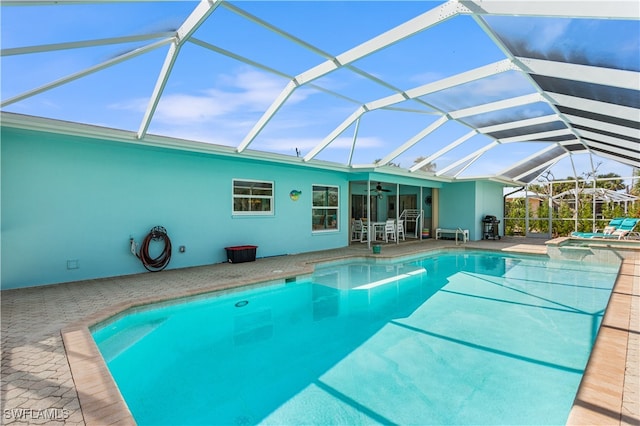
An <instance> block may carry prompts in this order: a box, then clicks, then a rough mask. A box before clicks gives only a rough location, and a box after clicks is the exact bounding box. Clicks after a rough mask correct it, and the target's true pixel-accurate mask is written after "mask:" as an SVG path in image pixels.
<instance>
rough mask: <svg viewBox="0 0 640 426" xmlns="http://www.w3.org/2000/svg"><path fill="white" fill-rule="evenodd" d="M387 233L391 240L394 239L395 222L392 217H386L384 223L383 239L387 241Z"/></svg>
mask: <svg viewBox="0 0 640 426" xmlns="http://www.w3.org/2000/svg"><path fill="white" fill-rule="evenodd" d="M389 235H391V239H392V240H394V241H395V240H396V224H395V221H394V220H393V219H388V220H387V221H386V222H385V224H384V241H385V243H388V242H389Z"/></svg>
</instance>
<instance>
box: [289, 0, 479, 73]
mask: <svg viewBox="0 0 640 426" xmlns="http://www.w3.org/2000/svg"><path fill="white" fill-rule="evenodd" d="M468 12H469V11H468V9H466V8H465V7H463V6H461V5H460V4H459V3H458V2H457V1H449V2H447V3H445V4H442V5H440V6H437V7H435V8H433V9H431V10H429V11H428V12H425V13H423V14H422V15H419V16H417V17H415V18H413V19H410V20H408V21H406V22H404V23H402V24H400V25H398V26H397V27H395V28H392V29H390V30H389V31H387V32H385V33H382V34H380V35H379V36H377V37H373V38H371V39H369V40H367V41H365V42H364V43H362V44H360V45H358V46H356V47H354V48H353V49H350V50H347V51H346V52H344V53H342V54H340V55H338V56H336V57H335V58H334V59H329V60H327V61H326V62H323V63H322V64H320V65H317V66H315V67H313V68H311V69H309V70H307V71H305V72H303V73H301V74H300V75H298V76H297V77H296V80H297V81H298V83H299V84H306V83H308V82H310V81H313V80H315V79H317V78H320V77H322V76H324V75H326V74H328V73H330V72H331V71H334V70H336V69H338V68H340V67H342V66H344V65H347V64H350V63H352V62H354V61H357V60H359V59H362V58H364V57H365V56H368V55H371V54H372V53H375V52H377V51H379V50H381V49H383V48H385V47H388V46H390V45H392V44H394V43H397V42H399V41H401V40H404V39H406V38H408V37H411V36H413V35H415V34H417V33H419V32H421V31H424V30H426V29H428V28H430V27H432V26H434V25H437V24H439V23H440V22H442V21H445V20H447V19H449V18H452V17H453V16H456V15H457V14H459V13H468Z"/></svg>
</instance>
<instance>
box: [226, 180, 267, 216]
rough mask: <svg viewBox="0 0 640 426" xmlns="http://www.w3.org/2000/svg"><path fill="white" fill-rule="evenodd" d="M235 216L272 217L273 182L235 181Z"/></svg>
mask: <svg viewBox="0 0 640 426" xmlns="http://www.w3.org/2000/svg"><path fill="white" fill-rule="evenodd" d="M233 214H236V215H272V214H273V182H261V181H255V180H236V179H234V180H233Z"/></svg>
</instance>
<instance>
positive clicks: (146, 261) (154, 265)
mask: <svg viewBox="0 0 640 426" xmlns="http://www.w3.org/2000/svg"><path fill="white" fill-rule="evenodd" d="M151 241H162V242H163V243H164V248H163V249H162V252H161V253H160V254H159V255H158V256H156V257H152V256H151V254H150V253H149V247H150V245H151ZM130 243H131V253H133V254H134V255H135V256H136V257H137V258H138V259H140V261H141V262H142V266H144V267H145V269H146V270H147V271H149V272H159V271H162V270H163V269H164V268H166V267H167V265H168V264H169V261H170V260H171V239H170V238H169V235H167V230H166V229H164V227H162V226H154V227H153V228H151V231H149V233H148V234H147V236H146V237H144V240H142V244H141V245H140V251H139V252H138V250H137V244H136V242H135V241H134V240H133V238H131V239H130Z"/></svg>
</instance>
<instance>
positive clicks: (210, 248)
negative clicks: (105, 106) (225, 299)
mask: <svg viewBox="0 0 640 426" xmlns="http://www.w3.org/2000/svg"><path fill="white" fill-rule="evenodd" d="M1 136H2V149H1V153H2V164H1V166H2V176H1V177H2V181H1V183H2V200H1V201H2V247H1V249H2V251H1V254H2V265H1V266H2V268H1V269H2V275H1V277H2V289H8V288H17V287H26V286H33V285H43V284H52V283H59V282H68V281H76V280H83V279H91V278H100V277H108V276H117V275H126V274H134V273H139V272H145V269H144V268H143V266H142V264H141V262H140V261H139V260H138V259H137V258H136V257H135V256H133V255H132V254H131V252H130V249H129V238H130V237H133V238H134V239H135V240H136V241H137V242H138V243H140V242H141V241H142V239H143V238H144V237H145V236H146V235H147V233H148V232H149V230H150V229H151V228H152V227H154V226H156V225H159V226H164V227H165V228H166V229H167V232H168V235H169V237H170V238H171V241H172V245H173V255H172V258H171V262H170V264H169V266H168V269H175V268H182V267H188V266H196V265H206V264H212V263H218V262H223V261H225V260H226V252H225V250H224V247H226V246H233V245H244V244H251V245H257V246H258V247H259V248H258V252H257V256H258V257H266V256H276V255H283V254H291V253H299V252H305V251H312V250H323V249H330V248H336V247H343V246H346V245H347V244H348V232H349V222H348V218H349V200H348V188H349V185H348V175H347V174H345V173H340V172H336V171H327V170H319V169H311V168H304V169H302V168H300V167H299V166H288V165H284V164H276V163H266V162H261V161H255V160H242V159H238V158H234V159H230V158H225V157H221V156H214V155H211V154H199V153H190V152H184V151H177V150H169V149H160V148H152V147H146V146H141V145H133V144H131V145H128V144H123V143H117V142H111V141H105V140H91V139H86V138H79V137H74V136H67V135H59V134H52V133H41V132H34V131H26V130H17V129H9V128H2V134H1ZM234 178H237V179H256V180H266V181H273V182H274V188H275V200H274V204H275V214H274V215H273V216H262V217H256V216H248V217H246V216H245V217H238V216H233V215H232V179H234ZM313 184H321V185H337V186H339V187H340V215H339V216H340V217H339V230H338V231H325V232H321V233H312V231H311V217H312V215H311V208H312V206H311V204H312V198H311V189H312V185H313ZM294 189H295V190H299V191H301V192H302V194H301V196H300V198H299V199H298V200H297V201H293V200H292V199H291V198H290V197H289V193H290V192H291V190H294ZM181 245H184V246H185V247H186V251H185V253H179V252H178V247H179V246H181ZM68 261H72V264H73V263H77V266H78V268H77V269H68Z"/></svg>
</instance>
